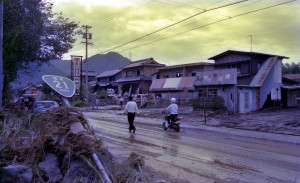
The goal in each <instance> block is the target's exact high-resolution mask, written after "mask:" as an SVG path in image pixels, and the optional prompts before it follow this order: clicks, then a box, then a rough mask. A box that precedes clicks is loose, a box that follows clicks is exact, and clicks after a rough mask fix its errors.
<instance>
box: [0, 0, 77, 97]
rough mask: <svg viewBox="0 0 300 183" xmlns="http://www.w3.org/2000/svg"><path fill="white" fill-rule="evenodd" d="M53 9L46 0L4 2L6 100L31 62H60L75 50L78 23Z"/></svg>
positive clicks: (6, 0)
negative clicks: (52, 60)
mask: <svg viewBox="0 0 300 183" xmlns="http://www.w3.org/2000/svg"><path fill="white" fill-rule="evenodd" d="M52 6H53V3H50V2H46V1H44V0H26V1H25V0H10V1H8V0H4V18H3V75H4V86H3V96H4V97H5V96H6V97H7V96H8V93H7V91H8V90H7V89H8V88H9V83H10V82H12V81H14V80H15V79H16V78H17V77H18V71H19V70H27V69H28V65H29V63H31V62H38V63H43V62H47V61H49V60H51V59H59V58H61V57H62V55H63V54H64V53H67V52H68V51H69V50H70V49H71V48H72V47H73V44H74V43H75V41H76V39H75V38H74V36H75V35H74V32H75V30H76V29H77V28H78V26H79V25H78V23H76V22H73V21H70V20H69V19H68V18H64V17H63V15H62V14H61V13H59V14H58V13H54V12H53V11H52ZM29 72H30V71H29Z"/></svg>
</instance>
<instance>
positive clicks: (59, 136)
mask: <svg viewBox="0 0 300 183" xmlns="http://www.w3.org/2000/svg"><path fill="white" fill-rule="evenodd" d="M3 116H4V117H3V118H2V120H3V123H1V124H0V132H1V136H0V152H1V153H0V167H2V168H0V182H12V181H13V182H15V181H19V182H66V183H68V182H70V183H71V182H75V181H83V182H103V180H104V179H103V176H102V174H101V173H100V172H99V170H98V169H97V166H96V164H95V163H94V161H93V159H92V153H94V152H96V154H97V156H98V157H100V159H101V161H102V163H103V164H104V167H105V169H107V172H108V174H109V177H110V179H111V180H112V182H128V180H138V181H137V182H140V181H141V180H144V179H145V177H146V175H145V174H143V173H141V170H140V169H138V168H136V166H135V165H138V166H139V167H142V166H143V163H142V158H140V157H139V155H135V156H134V157H129V160H130V162H131V164H132V165H131V166H128V169H126V170H124V169H123V170H120V171H115V168H116V167H120V166H121V165H120V164H119V163H117V162H114V160H113V157H112V155H111V153H110V152H108V151H107V149H106V148H105V147H104V146H103V145H102V141H101V139H99V138H98V137H97V136H96V135H95V134H94V132H93V129H92V127H91V126H90V124H89V122H88V121H87V120H86V119H85V118H84V116H83V115H82V113H81V112H79V111H78V110H77V109H75V108H63V107H58V108H55V109H53V110H49V111H48V112H47V113H34V114H32V115H30V116H28V114H26V113H22V112H20V113H17V114H15V113H14V112H10V111H6V112H5V114H4V113H3ZM82 127H83V128H84V131H83V130H81V128H82ZM132 159H134V161H132ZM129 160H128V161H129ZM133 162H136V163H133ZM124 171H125V172H124ZM124 174H128V176H120V175H124ZM116 180H118V181H116ZM130 182H134V181H130Z"/></svg>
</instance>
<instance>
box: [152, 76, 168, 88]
mask: <svg viewBox="0 0 300 183" xmlns="http://www.w3.org/2000/svg"><path fill="white" fill-rule="evenodd" d="M165 81H166V78H163V79H154V80H152V83H151V86H150V88H149V90H150V91H155V90H161V89H162V88H163V86H164V84H165Z"/></svg>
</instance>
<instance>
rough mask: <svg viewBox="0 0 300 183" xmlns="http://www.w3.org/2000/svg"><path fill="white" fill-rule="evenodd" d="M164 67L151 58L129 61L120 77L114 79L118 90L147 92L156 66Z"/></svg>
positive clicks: (135, 92)
mask: <svg viewBox="0 0 300 183" xmlns="http://www.w3.org/2000/svg"><path fill="white" fill-rule="evenodd" d="M160 67H165V65H164V64H160V63H158V62H157V61H155V60H154V59H153V58H147V59H143V60H138V61H134V62H131V63H130V64H129V65H127V66H125V67H124V68H123V69H122V71H121V77H120V78H119V79H117V80H116V81H115V83H117V84H118V91H119V93H120V92H121V93H122V94H124V93H128V94H141V93H148V92H149V88H150V85H151V82H152V74H153V73H155V72H156V70H157V68H160Z"/></svg>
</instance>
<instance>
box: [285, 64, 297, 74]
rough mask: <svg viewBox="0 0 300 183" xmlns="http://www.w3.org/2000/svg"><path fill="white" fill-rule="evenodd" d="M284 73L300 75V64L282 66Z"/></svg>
mask: <svg viewBox="0 0 300 183" xmlns="http://www.w3.org/2000/svg"><path fill="white" fill-rule="evenodd" d="M282 73H283V74H300V62H298V63H297V64H296V63H294V62H292V63H291V64H289V63H285V64H282Z"/></svg>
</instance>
